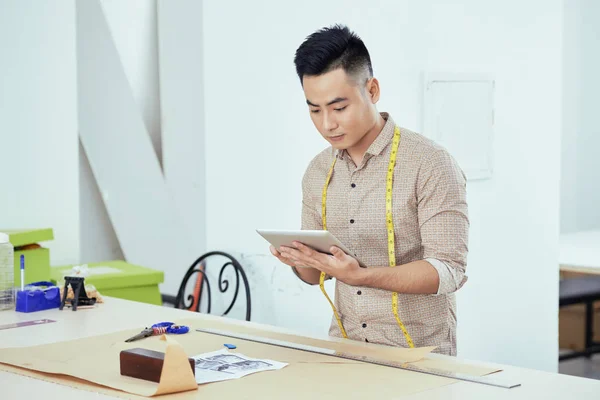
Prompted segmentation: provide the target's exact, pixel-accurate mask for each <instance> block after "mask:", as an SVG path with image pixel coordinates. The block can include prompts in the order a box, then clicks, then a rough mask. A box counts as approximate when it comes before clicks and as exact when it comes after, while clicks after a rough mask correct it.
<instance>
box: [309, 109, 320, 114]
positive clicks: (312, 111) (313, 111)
mask: <svg viewBox="0 0 600 400" xmlns="http://www.w3.org/2000/svg"><path fill="white" fill-rule="evenodd" d="M319 111H321V110H310V112H311V113H313V114H316V113H318V112H319Z"/></svg>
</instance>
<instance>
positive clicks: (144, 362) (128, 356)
mask: <svg viewBox="0 0 600 400" xmlns="http://www.w3.org/2000/svg"><path fill="white" fill-rule="evenodd" d="M119 358H120V360H121V375H125V376H130V377H132V378H138V379H143V380H146V381H152V382H157V383H158V382H159V381H160V374H161V371H162V367H163V363H164V360H165V353H161V352H159V351H153V350H148V349H141V348H135V349H129V350H123V351H121V353H120V357H119ZM188 361H189V362H190V367H191V368H192V373H194V376H195V375H196V364H195V362H194V360H193V359H192V358H188Z"/></svg>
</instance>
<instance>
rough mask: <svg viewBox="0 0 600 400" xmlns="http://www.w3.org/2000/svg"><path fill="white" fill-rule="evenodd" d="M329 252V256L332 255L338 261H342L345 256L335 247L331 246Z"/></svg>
mask: <svg viewBox="0 0 600 400" xmlns="http://www.w3.org/2000/svg"><path fill="white" fill-rule="evenodd" d="M329 251H331V254H333V256H334V257H335V258H337V259H338V260H340V261H341V260H343V259H344V257H345V256H346V253H344V252H343V251H342V250H340V248H339V247H337V246H331V248H330V249H329Z"/></svg>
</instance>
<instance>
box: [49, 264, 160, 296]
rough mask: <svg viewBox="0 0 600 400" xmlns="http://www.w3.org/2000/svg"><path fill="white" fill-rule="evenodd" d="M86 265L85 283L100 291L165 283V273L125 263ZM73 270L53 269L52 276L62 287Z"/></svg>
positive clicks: (70, 268)
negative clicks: (64, 277) (67, 274)
mask: <svg viewBox="0 0 600 400" xmlns="http://www.w3.org/2000/svg"><path fill="white" fill-rule="evenodd" d="M80 265H83V264H80ZM85 265H87V267H88V272H89V275H88V276H87V277H85V282H86V283H90V284H92V285H94V286H95V287H96V289H98V290H100V291H101V290H102V289H118V288H126V287H138V286H148V285H156V284H159V283H162V282H163V281H164V272H163V271H157V270H154V269H151V268H147V267H142V266H139V265H133V264H129V263H127V262H125V261H120V260H116V261H104V262H98V263H87V264H85ZM72 268H73V265H64V266H59V267H52V268H50V269H51V272H50V275H51V277H52V279H53V280H55V281H56V282H57V284H58V285H61V284H62V282H63V276H64V275H65V274H66V273H69V272H71V270H72Z"/></svg>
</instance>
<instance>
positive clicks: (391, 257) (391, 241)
mask: <svg viewBox="0 0 600 400" xmlns="http://www.w3.org/2000/svg"><path fill="white" fill-rule="evenodd" d="M399 145H400V128H399V127H398V126H396V128H395V129H394V138H393V139H392V149H391V151H390V161H389V163H388V169H387V177H386V182H385V226H386V230H387V236H388V240H387V243H388V261H389V264H390V267H395V266H396V250H395V243H396V241H395V238H394V219H393V218H392V194H393V190H392V189H393V186H394V167H395V166H396V157H397V155H398V147H399ZM335 161H336V157H334V158H333V162H332V163H331V167H330V168H329V172H328V173H327V178H326V179H325V185H323V194H322V199H321V215H322V220H323V230H327V187H328V186H329V182H330V181H331V176H332V175H333V169H334V167H335ZM319 287H320V288H321V292H323V294H324V295H325V298H326V299H327V301H328V302H329V305H331V309H332V310H333V314H334V315H335V319H336V320H337V323H338V326H339V327H340V331H341V333H342V336H343V337H344V338H347V337H348V335H347V334H346V330H345V329H344V325H343V324H342V320H341V319H340V316H339V315H338V312H337V310H336V308H335V305H334V304H333V302H332V301H331V299H330V298H329V296H328V295H327V292H326V291H325V273H324V272H321V276H320V278H319ZM392 312H393V313H394V317H395V318H396V323H397V324H398V326H399V327H400V330H402V333H403V334H404V337H405V338H406V342H407V343H408V346H409V347H410V348H414V347H415V344H414V342H413V340H412V338H411V337H410V335H409V334H408V331H407V330H406V327H405V326H404V324H403V323H402V320H401V319H400V316H399V315H398V293H396V292H393V293H392Z"/></svg>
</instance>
